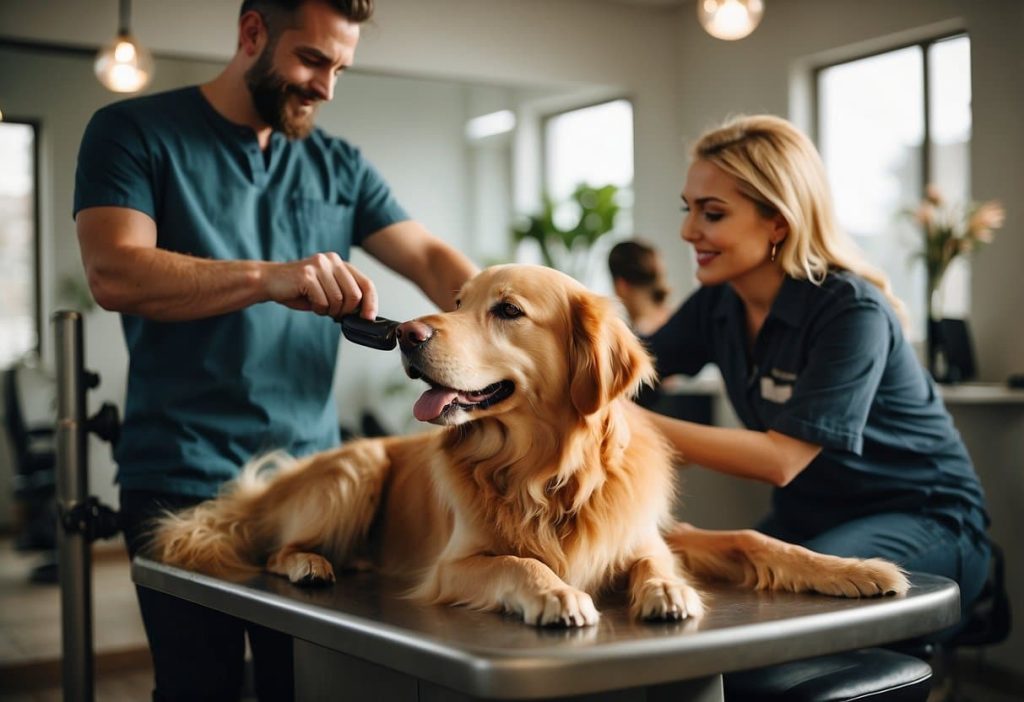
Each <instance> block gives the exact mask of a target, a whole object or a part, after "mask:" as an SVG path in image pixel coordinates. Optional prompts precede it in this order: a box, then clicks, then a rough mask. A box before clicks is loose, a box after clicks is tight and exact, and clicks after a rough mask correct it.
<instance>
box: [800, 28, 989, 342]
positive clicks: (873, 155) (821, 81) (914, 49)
mask: <svg viewBox="0 0 1024 702" xmlns="http://www.w3.org/2000/svg"><path fill="white" fill-rule="evenodd" d="M817 91H818V100H817V103H818V104H817V107H818V124H817V128H818V140H819V145H820V147H821V153H822V158H823V159H824V161H825V168H826V170H827V171H828V176H829V180H830V182H831V185H832V189H833V193H834V195H835V204H836V212H837V216H838V218H839V224H840V226H842V227H843V228H844V229H845V230H846V231H847V232H849V233H850V234H851V235H853V237H854V239H856V241H857V243H858V244H859V245H860V246H861V248H862V249H863V250H864V251H865V253H866V254H867V256H868V258H869V259H871V261H872V262H873V263H874V264H875V265H877V266H879V267H880V268H882V269H883V270H884V271H885V272H886V274H888V276H889V278H890V279H891V280H892V282H893V288H894V289H895V292H896V294H897V295H899V296H900V297H901V298H902V299H903V300H904V302H906V303H907V306H908V308H909V311H910V315H911V321H912V324H913V330H914V336H915V337H917V338H922V337H923V335H924V324H925V317H926V305H925V299H924V298H925V282H924V270H923V267H922V266H920V265H916V264H913V263H912V262H913V257H914V254H915V252H916V251H918V249H919V246H920V236H921V235H920V233H919V231H918V229H917V227H916V226H915V225H914V224H913V222H912V221H910V219H909V218H906V217H902V216H901V212H903V211H906V210H910V209H913V208H914V207H915V206H916V205H917V203H918V202H919V201H920V199H921V197H922V194H923V191H924V187H925V185H927V184H929V183H934V184H936V185H938V187H939V188H940V190H941V191H942V193H943V194H944V196H945V197H946V198H947V199H949V200H950V201H952V202H965V201H966V200H967V199H968V198H969V177H970V173H969V166H970V164H969V148H970V139H971V108H970V101H971V83H970V40H969V39H968V37H967V36H966V35H957V36H954V37H946V38H942V39H938V40H934V41H926V42H922V43H920V44H915V45H913V46H908V47H904V48H900V49H896V50H893V51H888V52H886V53H882V54H876V55H874V56H868V57H866V58H861V59H857V60H855V61H848V62H845V63H841V64H837V65H833V66H828V67H826V68H822V69H821V70H819V71H818V74H817ZM962 258H963V257H961V259H962ZM957 263H959V264H961V267H960V269H959V270H955V271H954V270H952V269H951V270H950V271H949V273H948V274H947V282H946V286H947V287H946V296H945V299H944V310H945V312H946V313H947V315H948V316H954V317H957V316H964V315H965V314H966V312H967V310H968V308H969V304H970V301H969V299H968V293H969V288H968V279H967V275H968V271H967V269H966V267H965V266H964V265H963V263H962V261H958V262H956V263H954V265H957Z"/></svg>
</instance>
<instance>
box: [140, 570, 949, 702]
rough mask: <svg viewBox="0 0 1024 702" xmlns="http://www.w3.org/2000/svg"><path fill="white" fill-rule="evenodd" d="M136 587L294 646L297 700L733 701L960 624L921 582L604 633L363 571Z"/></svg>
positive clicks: (770, 597) (718, 606) (605, 609)
mask: <svg viewBox="0 0 1024 702" xmlns="http://www.w3.org/2000/svg"><path fill="white" fill-rule="evenodd" d="M132 578H133V580H134V581H135V582H136V584H138V585H141V586H143V587H147V588H152V589H154V590H158V591H160V592H164V593H167V594H170V595H173V596H175V597H180V598H182V599H185V600H189V601H191V602H195V603H197V604H200V605H204V606H206V607H211V608H213V609H216V610H219V611H222V612H226V613H228V614H231V615H234V616H237V617H240V618H242V619H245V620H248V621H252V622H255V623H258V624H261V625H263V626H267V627H270V628H273V629H277V630H280V631H283V632H285V633H287V634H290V635H291V636H293V637H294V638H295V687H296V698H297V699H299V700H338V699H345V700H372V701H374V702H391V701H395V702H404V701H406V700H410V701H413V700H416V701H425V700H432V701H438V702H440V701H447V702H455V701H459V702H467V701H470V700H486V699H503V700H508V699H560V698H563V697H567V696H581V697H573V699H574V700H601V701H602V702H611V701H615V702H626V701H634V700H635V701H641V700H662V699H664V700H669V699H671V700H674V701H681V700H693V701H698V702H706V701H711V700H721V699H722V673H726V672H730V671H734V670H742V669H747V668H755V667H759V666H763V665H769V664H772V663H780V662H783V661H788V660H795V659H799V658H808V657H812V656H817V655H823V654H827V653H834V652H837V651H844V650H849V649H855V648H862V647H865V646H874V645H877V644H882V643H886V642H891V641H899V640H903V639H907V638H911V637H914V636H918V635H921V634H926V633H929V632H933V631H937V630H939V629H943V628H945V627H947V626H950V625H952V624H954V623H955V622H956V621H957V619H958V617H959V599H960V595H959V589H958V588H957V586H956V584H955V583H953V582H952V581H950V580H947V579H945V578H940V577H936V576H931V575H924V574H913V575H912V581H913V588H912V589H911V591H910V592H909V593H908V594H907V595H906V596H903V597H885V598H877V599H862V600H849V599H840V598H834V597H825V596H821V595H794V594H789V593H755V592H749V591H745V590H740V589H736V588H733V587H731V586H710V587H708V588H706V589H705V590H704V591H705V592H706V593H707V595H708V597H707V601H706V604H707V605H708V610H709V611H708V614H707V615H706V616H705V617H704V618H703V619H702V620H701V621H700V622H694V621H683V622H676V623H667V624H666V623H645V622H638V621H634V620H633V619H631V618H630V617H629V616H628V613H627V611H626V606H625V603H624V602H621V601H598V602H597V605H598V608H599V609H600V610H601V613H602V617H601V622H600V624H599V625H597V626H594V627H587V628H583V629H570V630H564V629H540V628H535V627H531V626H526V625H524V624H523V623H522V622H520V621H518V620H516V619H514V618H512V617H509V616H503V615H500V614H495V613H490V612H473V611H470V610H467V609H464V608H453V607H444V606H422V605H418V604H416V603H413V602H410V601H408V600H405V599H402V597H401V592H402V587H403V584H402V583H399V582H395V581H390V580H387V579H384V578H380V577H377V576H375V575H372V574H367V573H361V574H353V575H347V574H346V575H342V576H341V577H339V579H338V582H337V583H336V584H334V585H333V586H329V587H325V588H318V589H306V588H299V587H296V586H294V585H292V584H290V583H289V582H288V581H287V580H285V579H283V578H280V577H276V576H271V575H261V576H258V577H255V578H252V579H249V580H246V581H244V582H227V581H224V580H219V579H216V578H211V577H208V576H204V575H199V574H196V573H192V572H189V571H184V570H180V569H178V568H172V567H169V566H166V565H163V564H161V563H157V562H154V561H150V560H145V559H141V558H137V559H136V560H135V561H134V563H133V564H132Z"/></svg>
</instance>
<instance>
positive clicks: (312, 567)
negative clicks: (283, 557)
mask: <svg viewBox="0 0 1024 702" xmlns="http://www.w3.org/2000/svg"><path fill="white" fill-rule="evenodd" d="M288 579H289V580H290V581H292V582H293V583H295V584H296V585H304V586H307V587H312V586H316V585H329V584H331V583H333V582H334V568H332V567H331V563H330V561H328V560H327V559H326V558H324V557H323V556H318V555H317V554H315V553H295V554H292V556H291V557H290V558H289V563H288Z"/></svg>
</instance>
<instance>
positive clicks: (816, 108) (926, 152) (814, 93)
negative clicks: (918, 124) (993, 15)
mask: <svg viewBox="0 0 1024 702" xmlns="http://www.w3.org/2000/svg"><path fill="white" fill-rule="evenodd" d="M959 37H968V38H969V37H970V33H969V32H968V31H967V30H966V29H955V30H951V31H948V32H943V33H941V34H936V35H934V36H930V37H927V38H925V39H918V40H917V41H908V42H904V43H900V44H893V45H891V46H887V47H886V48H884V49H879V50H877V51H869V52H864V53H860V54H854V55H852V56H847V57H845V58H843V59H838V60H835V61H830V62H827V63H822V64H818V65H816V66H815V67H814V68H813V69H812V71H811V125H812V128H811V138H812V139H813V140H814V143H815V145H816V146H817V147H818V148H819V149H820V148H821V131H822V130H821V126H822V125H821V74H822V73H823V72H824V71H827V70H828V69H830V68H835V67H836V66H843V65H846V64H848V63H855V62H856V61H863V60H864V59H869V58H874V57H876V56H882V55H884V54H889V53H893V52H895V51H902V50H904V49H911V48H914V47H917V48H918V49H919V50H920V51H921V71H922V73H923V76H922V83H921V100H922V105H921V107H922V115H923V117H924V122H923V124H924V128H923V131H922V141H921V145H920V146H921V162H920V164H919V165H920V173H921V182H920V183H919V185H920V187H921V195H922V196H923V195H924V192H925V189H926V188H927V187H928V184H929V183H931V182H932V175H931V170H932V149H933V148H934V146H935V145H934V144H933V143H932V129H931V123H932V115H931V110H930V105H931V77H930V74H931V71H930V70H929V49H931V47H932V46H934V45H935V44H938V43H940V42H943V41H947V40H949V39H956V38H959ZM972 122H973V120H972Z"/></svg>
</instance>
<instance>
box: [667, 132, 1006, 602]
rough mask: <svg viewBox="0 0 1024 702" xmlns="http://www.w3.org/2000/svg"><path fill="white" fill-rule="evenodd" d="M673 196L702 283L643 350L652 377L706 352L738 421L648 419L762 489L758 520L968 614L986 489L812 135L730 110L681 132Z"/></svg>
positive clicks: (699, 361) (984, 552) (690, 369)
mask: <svg viewBox="0 0 1024 702" xmlns="http://www.w3.org/2000/svg"><path fill="white" fill-rule="evenodd" d="M682 198H683V204H684V212H685V213H686V216H685V218H684V220H683V226H682V238H683V241H684V242H686V243H687V244H689V245H690V246H692V247H693V250H694V253H695V254H696V263H697V279H698V280H699V282H700V283H701V287H700V288H699V289H698V290H697V291H696V292H695V293H694V294H693V295H692V296H691V297H690V298H689V299H688V300H687V301H686V302H685V303H684V304H683V306H682V307H681V308H680V309H679V310H678V311H677V312H676V313H675V314H674V315H673V316H672V318H671V319H670V320H669V321H668V322H667V323H666V324H665V326H664V327H662V328H661V329H660V330H659V331H657V332H656V333H654V334H653V335H652V336H651V337H650V338H649V344H650V348H651V350H652V352H653V353H654V355H655V356H656V358H657V360H658V370H659V372H660V374H661V376H662V377H666V376H669V375H672V374H674V373H686V374H694V373H696V372H698V371H699V370H700V369H701V368H702V367H703V366H704V365H706V364H708V363H714V364H716V365H717V366H718V367H719V369H720V370H721V373H722V377H723V379H724V382H725V387H726V390H727V392H728V395H729V399H730V400H731V402H732V404H733V407H734V409H735V410H736V414H737V416H738V417H739V418H740V420H741V421H742V422H743V424H744V426H745V427H746V428H744V429H734V428H723V427H706V426H701V425H698V424H692V423H689V422H685V421H679V420H673V419H669V418H666V417H660V416H657V415H652V417H654V418H655V421H657V423H658V425H659V427H660V428H661V429H662V431H663V432H664V433H665V434H666V436H668V437H669V439H670V440H671V441H672V442H673V443H674V444H675V445H676V447H677V448H678V449H679V450H680V451H681V452H682V454H683V455H685V456H686V457H687V459H688V460H690V461H692V462H693V463H696V464H699V465H702V466H705V467H707V468H710V469H712V470H716V471H721V472H723V473H728V474H731V475H736V476H739V477H743V478H750V479H753V480H760V481H763V482H767V483H770V484H772V485H774V486H775V489H774V491H773V500H772V512H771V514H770V515H768V516H767V517H766V518H765V519H764V520H763V521H762V522H761V524H760V525H759V526H758V529H759V530H761V531H763V532H765V533H768V534H770V535H772V536H776V537H779V538H782V539H784V540H787V541H790V542H793V543H799V544H802V545H804V546H806V547H808V548H811V549H813V550H816V551H820V552H824V553H832V554H836V555H841V556H858V557H869V556H881V557H885V558H889V559H891V560H893V561H895V562H897V563H899V564H901V565H902V566H903V567H904V568H906V569H908V570H912V571H923V572H929V573H936V574H939V575H944V576H947V577H949V578H952V579H954V580H956V581H957V582H958V583H959V584H960V588H961V602H962V606H963V608H964V609H965V610H966V609H967V608H968V607H969V606H970V604H971V603H972V602H973V600H974V599H975V598H976V597H977V595H978V593H979V592H980V590H981V587H982V584H983V582H984V579H985V574H986V572H987V563H988V559H989V554H990V547H989V543H988V539H987V536H986V528H987V526H988V515H987V513H986V507H985V497H984V493H983V491H982V488H981V485H980V484H979V481H978V478H977V475H976V474H975V472H974V468H973V467H972V465H971V460H970V458H969V457H968V455H967V451H966V450H965V448H964V445H963V442H962V441H961V439H960V436H959V434H958V433H957V431H956V429H955V428H954V427H953V423H952V420H951V418H950V416H949V414H948V412H947V411H946V408H945V407H944V405H943V403H942V399H941V398H940V396H939V394H938V392H937V391H936V388H935V386H934V384H933V382H932V380H931V378H930V377H929V376H928V374H927V373H926V371H925V370H924V369H923V368H922V366H921V364H920V363H919V361H918V359H917V357H916V355H915V354H914V352H913V350H912V348H911V346H910V344H909V343H908V342H907V339H906V337H905V336H904V333H903V320H904V311H903V305H902V303H901V302H900V301H899V300H898V299H897V298H896V297H895V296H894V295H893V293H892V290H891V288H890V285H889V282H888V281H887V280H886V278H885V276H884V275H883V274H881V273H880V272H879V271H878V270H876V269H874V268H872V267H871V266H869V265H868V264H867V263H865V261H864V260H863V259H862V258H861V257H860V255H859V254H858V253H857V250H856V248H855V247H854V246H853V245H852V243H851V241H850V240H849V239H848V238H847V237H846V236H845V235H844V234H843V232H841V231H840V230H839V228H838V226H837V225H836V221H835V216H834V214H833V209H832V201H831V196H830V194H829V189H828V185H827V180H826V176H825V171H824V168H823V166H822V163H821V159H820V157H819V156H818V153H817V151H816V149H815V148H814V145H813V144H812V143H811V141H810V140H809V139H808V138H807V137H806V136H805V135H804V134H803V133H801V132H800V131H799V130H797V129H796V128H795V127H793V126H792V125H791V124H790V123H788V122H786V121H785V120H783V119H779V118H777V117H771V116H753V117H744V118H739V119H735V120H733V121H730V122H728V123H726V124H725V125H724V126H722V127H720V128H717V129H714V130H712V131H710V132H708V133H706V134H705V135H704V136H702V137H701V138H700V140H699V141H698V142H697V143H696V145H695V147H694V149H693V154H692V165H691V166H690V169H689V173H688V175H687V178H686V183H685V185H684V187H683V193H682Z"/></svg>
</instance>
